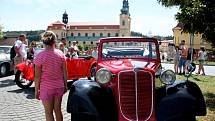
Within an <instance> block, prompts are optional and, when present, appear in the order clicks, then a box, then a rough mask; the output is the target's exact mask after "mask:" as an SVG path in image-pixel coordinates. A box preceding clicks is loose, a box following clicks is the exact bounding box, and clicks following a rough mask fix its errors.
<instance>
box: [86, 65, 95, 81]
mask: <svg viewBox="0 0 215 121" xmlns="http://www.w3.org/2000/svg"><path fill="white" fill-rule="evenodd" d="M95 75H96V66H95V65H93V66H92V67H91V69H90V77H88V80H95Z"/></svg>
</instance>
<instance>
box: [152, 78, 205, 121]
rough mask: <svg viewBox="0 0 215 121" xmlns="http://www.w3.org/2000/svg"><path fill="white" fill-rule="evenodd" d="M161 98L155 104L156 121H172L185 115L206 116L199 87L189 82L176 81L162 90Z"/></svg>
mask: <svg viewBox="0 0 215 121" xmlns="http://www.w3.org/2000/svg"><path fill="white" fill-rule="evenodd" d="M163 92H165V94H164V93H163V94H162V95H163V97H162V98H161V99H159V102H157V103H158V104H157V110H156V111H157V118H158V120H174V119H179V118H180V117H183V116H185V115H193V116H203V115H206V105H205V100H204V97H203V95H202V92H201V90H200V88H199V86H198V85H197V84H196V83H194V82H191V81H176V82H175V83H174V84H173V85H169V86H166V87H165V90H164V88H163Z"/></svg>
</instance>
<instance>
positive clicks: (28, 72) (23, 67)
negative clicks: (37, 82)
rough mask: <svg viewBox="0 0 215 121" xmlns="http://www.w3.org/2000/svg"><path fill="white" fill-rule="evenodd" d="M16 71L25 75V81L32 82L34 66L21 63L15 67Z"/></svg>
mask: <svg viewBox="0 0 215 121" xmlns="http://www.w3.org/2000/svg"><path fill="white" fill-rule="evenodd" d="M16 70H20V71H21V72H22V73H23V75H25V79H27V80H31V81H34V64H33V63H28V64H26V63H25V62H22V63H20V64H18V65H16Z"/></svg>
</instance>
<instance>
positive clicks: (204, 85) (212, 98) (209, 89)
mask: <svg viewBox="0 0 215 121" xmlns="http://www.w3.org/2000/svg"><path fill="white" fill-rule="evenodd" d="M177 79H179V80H184V79H186V78H185V77H184V76H178V75H177ZM189 80H192V81H193V82H195V83H197V85H199V87H200V88H201V90H202V93H203V95H204V98H205V102H206V106H207V115H206V116H198V117H197V120H198V121H215V77H212V76H199V75H192V76H191V77H190V78H189Z"/></svg>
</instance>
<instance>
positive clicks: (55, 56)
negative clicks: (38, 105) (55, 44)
mask: <svg viewBox="0 0 215 121" xmlns="http://www.w3.org/2000/svg"><path fill="white" fill-rule="evenodd" d="M63 62H66V59H65V55H64V54H63V52H62V51H60V50H58V49H54V50H44V51H42V52H40V53H39V54H38V55H37V57H36V58H35V60H34V64H35V65H37V66H38V67H40V68H41V69H42V72H41V79H40V98H41V100H49V99H52V98H53V97H54V96H62V95H63V91H64V90H63V89H64V79H63V75H64V74H63Z"/></svg>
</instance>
